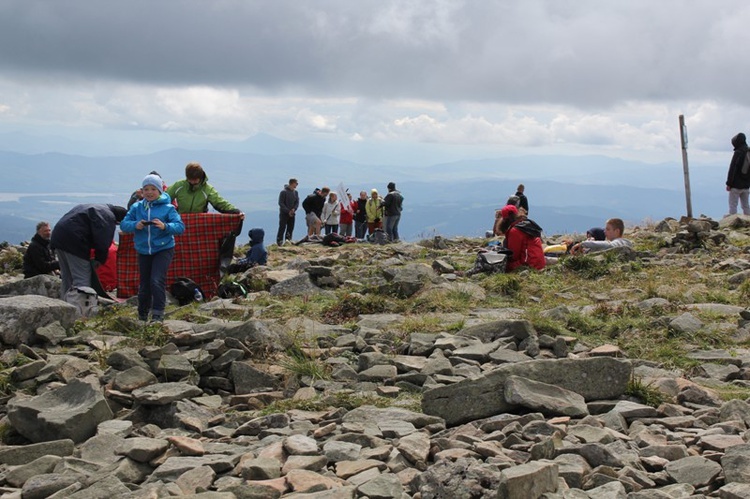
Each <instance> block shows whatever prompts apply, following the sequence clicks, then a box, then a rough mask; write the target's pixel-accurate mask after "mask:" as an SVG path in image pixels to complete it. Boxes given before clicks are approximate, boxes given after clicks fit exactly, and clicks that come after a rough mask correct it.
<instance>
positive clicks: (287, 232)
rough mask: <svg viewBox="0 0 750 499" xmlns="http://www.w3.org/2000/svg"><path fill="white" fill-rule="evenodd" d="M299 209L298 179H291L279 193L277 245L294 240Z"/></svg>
mask: <svg viewBox="0 0 750 499" xmlns="http://www.w3.org/2000/svg"><path fill="white" fill-rule="evenodd" d="M297 208H299V193H298V192H297V179H296V178H290V179H289V183H288V184H286V185H285V186H284V189H282V191H281V192H280V193H279V231H278V232H277V233H276V244H277V245H278V246H281V245H282V244H284V239H285V236H286V240H287V241H291V240H292V233H293V232H294V221H295V216H294V215H295V213H297Z"/></svg>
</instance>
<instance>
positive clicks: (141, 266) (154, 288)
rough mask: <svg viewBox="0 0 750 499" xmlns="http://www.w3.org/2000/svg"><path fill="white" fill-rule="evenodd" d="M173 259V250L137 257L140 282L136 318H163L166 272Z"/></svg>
mask: <svg viewBox="0 0 750 499" xmlns="http://www.w3.org/2000/svg"><path fill="white" fill-rule="evenodd" d="M172 257H174V248H169V249H165V250H162V251H160V252H158V253H154V254H153V255H140V254H139V255H138V270H139V271H140V273H141V282H140V284H139V285H138V317H140V318H141V319H144V318H146V317H148V311H149V309H151V317H152V318H162V317H164V307H165V305H166V303H167V270H169V264H170V263H172Z"/></svg>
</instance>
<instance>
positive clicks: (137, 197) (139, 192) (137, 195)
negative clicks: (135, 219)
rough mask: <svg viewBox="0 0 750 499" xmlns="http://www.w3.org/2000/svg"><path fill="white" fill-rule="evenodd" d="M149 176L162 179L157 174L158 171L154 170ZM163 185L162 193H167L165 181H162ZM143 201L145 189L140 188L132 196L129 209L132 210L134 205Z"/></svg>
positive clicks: (129, 200)
mask: <svg viewBox="0 0 750 499" xmlns="http://www.w3.org/2000/svg"><path fill="white" fill-rule="evenodd" d="M149 175H156V176H157V177H159V178H161V175H159V172H157V171H156V170H152V171H151V172H149ZM162 185H163V189H162V192H163V191H166V190H167V183H166V182H164V180H162ZM141 199H143V189H141V188H138V189H136V190H135V191H133V194H131V195H130V199H128V209H130V207H131V206H133V204H135V203H137V202H138V201H140V200H141Z"/></svg>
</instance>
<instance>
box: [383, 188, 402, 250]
mask: <svg viewBox="0 0 750 499" xmlns="http://www.w3.org/2000/svg"><path fill="white" fill-rule="evenodd" d="M403 203H404V197H403V196H402V195H401V193H400V192H399V191H397V190H396V184H395V183H393V182H390V183H388V194H386V195H385V198H383V215H384V218H385V234H386V235H387V236H388V240H389V241H391V242H393V243H395V242H397V241H398V240H399V237H398V223H399V222H400V221H401V209H402V205H403Z"/></svg>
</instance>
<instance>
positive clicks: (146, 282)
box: [120, 174, 185, 322]
mask: <svg viewBox="0 0 750 499" xmlns="http://www.w3.org/2000/svg"><path fill="white" fill-rule="evenodd" d="M142 184H143V199H142V200H140V201H138V202H137V203H135V204H133V206H131V207H130V210H128V214H127V215H125V218H124V219H123V221H122V223H120V229H121V230H122V231H123V232H126V233H134V234H135V235H134V237H133V242H134V243H135V250H136V252H137V253H138V270H139V272H140V283H139V285H138V318H139V319H140V320H142V321H147V320H148V314H149V310H150V311H151V320H153V321H155V322H161V321H163V320H164V309H165V307H166V303H167V271H168V270H169V265H170V264H171V263H172V258H173V257H174V246H175V240H174V236H175V235H178V234H182V233H183V232H185V224H184V223H183V222H182V218H181V217H180V214H179V213H178V212H177V210H176V209H175V207H174V206H173V205H172V203H171V201H172V200H171V198H170V197H169V194H167V193H166V192H164V191H163V189H164V184H163V182H162V179H161V177H159V176H158V175H153V174H151V175H146V177H145V178H144V179H143V182H142Z"/></svg>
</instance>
